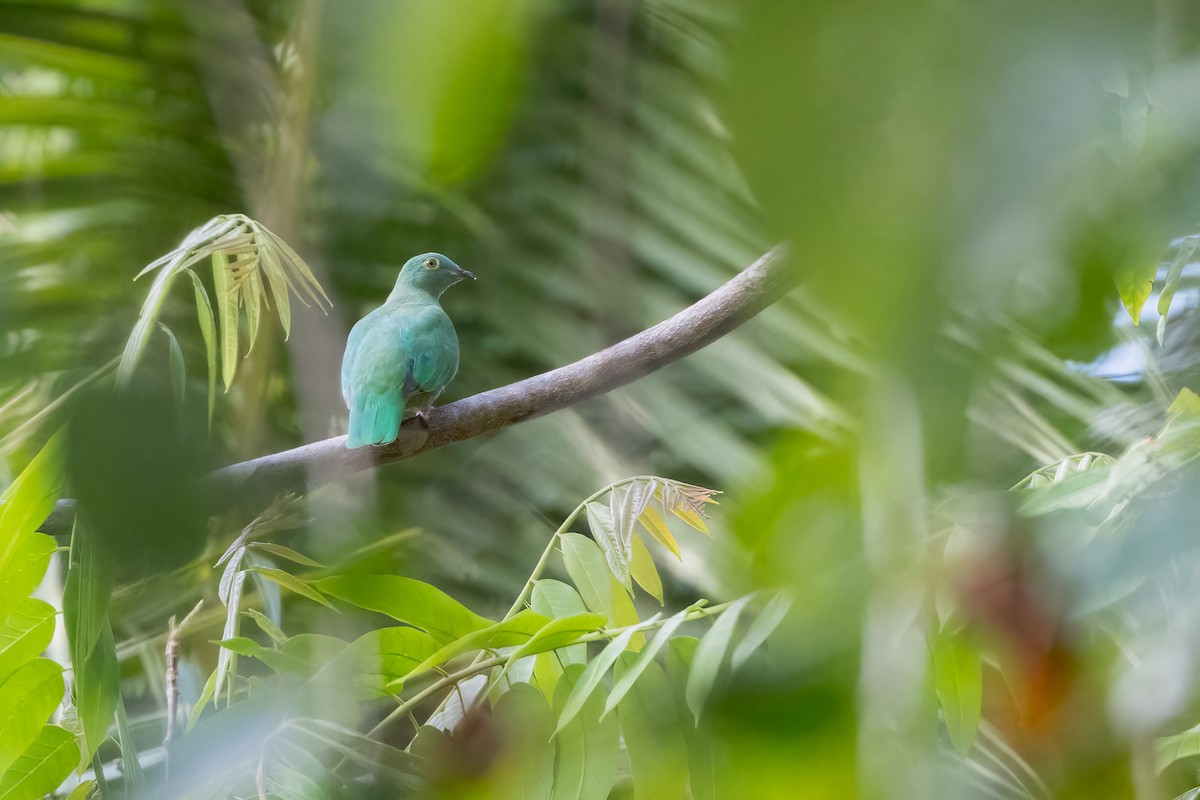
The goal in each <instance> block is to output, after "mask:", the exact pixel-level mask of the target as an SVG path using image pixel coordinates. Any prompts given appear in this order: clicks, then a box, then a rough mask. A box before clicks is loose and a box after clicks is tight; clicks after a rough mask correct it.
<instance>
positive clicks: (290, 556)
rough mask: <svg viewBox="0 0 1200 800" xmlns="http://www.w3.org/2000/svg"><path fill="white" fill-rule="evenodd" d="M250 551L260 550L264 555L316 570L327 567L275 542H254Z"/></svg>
mask: <svg viewBox="0 0 1200 800" xmlns="http://www.w3.org/2000/svg"><path fill="white" fill-rule="evenodd" d="M250 549H251V550H259V551H261V552H263V553H270V554H271V555H273V556H278V557H279V558H282V559H286V560H287V561H292V562H294V563H296V564H301V565H303V566H306V567H312V568H314V569H324V568H325V565H324V564H322V563H321V562H319V561H313V560H312V559H311V558H309V557H308V556H306V555H304V554H303V553H297V552H296V551H295V550H293V549H292V548H290V547H285V546H283V545H281V544H274V543H273V542H254V543H253V544H251V545H250Z"/></svg>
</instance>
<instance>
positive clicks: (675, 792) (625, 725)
mask: <svg viewBox="0 0 1200 800" xmlns="http://www.w3.org/2000/svg"><path fill="white" fill-rule="evenodd" d="M672 619H674V618H672ZM647 649H649V648H647ZM644 654H645V651H643V652H642V653H639V654H636V655H635V654H633V653H622V654H621V657H620V658H619V659H618V660H617V666H616V673H615V674H616V676H617V684H618V685H621V684H624V683H626V682H627V679H628V676H629V674H630V671H632V670H637V672H638V673H639V675H640V677H638V678H635V679H634V680H628V684H629V687H630V691H629V692H628V694H626V695H624V696H623V697H622V698H621V699H620V701H619V702H618V703H617V705H616V708H617V715H618V717H619V719H620V722H621V734H622V736H623V737H624V738H625V752H626V753H628V754H629V767H630V772H631V773H632V774H633V796H634V798H635V800H642V798H654V800H659V799H660V798H661V800H683V798H685V797H686V796H687V784H688V755H687V745H686V743H685V741H684V738H683V733H682V730H681V725H680V720H679V717H678V713H677V712H676V710H675V704H674V702H673V700H672V697H671V686H670V684H668V683H667V675H666V673H665V672H663V669H662V667H660V666H659V665H658V664H656V663H653V662H650V661H644V662H643V656H644ZM639 662H642V663H639ZM614 694H615V691H614ZM612 697H613V695H609V703H608V706H606V708H607V707H611V706H612Z"/></svg>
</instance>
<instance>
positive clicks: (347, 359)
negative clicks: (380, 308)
mask: <svg viewBox="0 0 1200 800" xmlns="http://www.w3.org/2000/svg"><path fill="white" fill-rule="evenodd" d="M368 318H369V317H363V318H362V319H360V320H359V321H358V322H356V323H354V327H353V328H351V329H350V336H349V338H347V339H346V353H345V355H343V356H342V399H343V400H345V401H346V405H347V406H348V405H350V395H351V393H352V392H351V390H352V389H353V383H354V379H353V376H354V360H355V358H356V357H357V356H358V351H359V346H360V345H361V343H362V337H363V332H364V331H365V330H366V329H367V327H368V326H367V320H368Z"/></svg>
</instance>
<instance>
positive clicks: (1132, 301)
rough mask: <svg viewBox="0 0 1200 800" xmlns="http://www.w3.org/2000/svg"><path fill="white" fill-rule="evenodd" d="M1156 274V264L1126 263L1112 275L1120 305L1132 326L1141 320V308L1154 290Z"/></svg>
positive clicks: (1151, 262)
mask: <svg viewBox="0 0 1200 800" xmlns="http://www.w3.org/2000/svg"><path fill="white" fill-rule="evenodd" d="M1157 272H1158V264H1157V263H1156V262H1153V261H1146V262H1128V263H1125V264H1124V265H1122V266H1121V267H1120V269H1118V270H1117V271H1116V272H1115V273H1114V275H1113V280H1114V281H1115V282H1116V284H1117V293H1118V294H1119V295H1120V297H1121V305H1123V306H1124V307H1125V310H1126V311H1127V312H1128V313H1129V318H1130V319H1131V320H1133V324H1134V325H1137V324H1138V322H1139V321H1140V320H1141V317H1142V306H1144V305H1145V304H1146V299H1147V298H1149V297H1150V292H1151V291H1152V290H1153V289H1154V276H1155V274H1156V273H1157Z"/></svg>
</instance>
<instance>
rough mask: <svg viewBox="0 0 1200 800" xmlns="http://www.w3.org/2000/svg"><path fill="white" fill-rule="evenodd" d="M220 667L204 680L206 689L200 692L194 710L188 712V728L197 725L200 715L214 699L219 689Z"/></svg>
mask: <svg viewBox="0 0 1200 800" xmlns="http://www.w3.org/2000/svg"><path fill="white" fill-rule="evenodd" d="M219 672H220V668H219V667H218V668H217V669H214V670H213V671H212V672H210V673H209V674H208V680H206V681H205V682H204V689H203V690H202V691H201V692H200V697H199V698H197V700H196V705H194V706H192V710H191V711H190V712H189V713H188V721H187V730H189V731H190V730H191V729H192V728H194V727H196V723H197V722H198V721H199V720H200V715H201V714H202V713H203V712H204V707H205V706H207V705H208V703H209V701H210V700H212V699H213V695H214V694H216V691H217V675H218V674H219Z"/></svg>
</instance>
